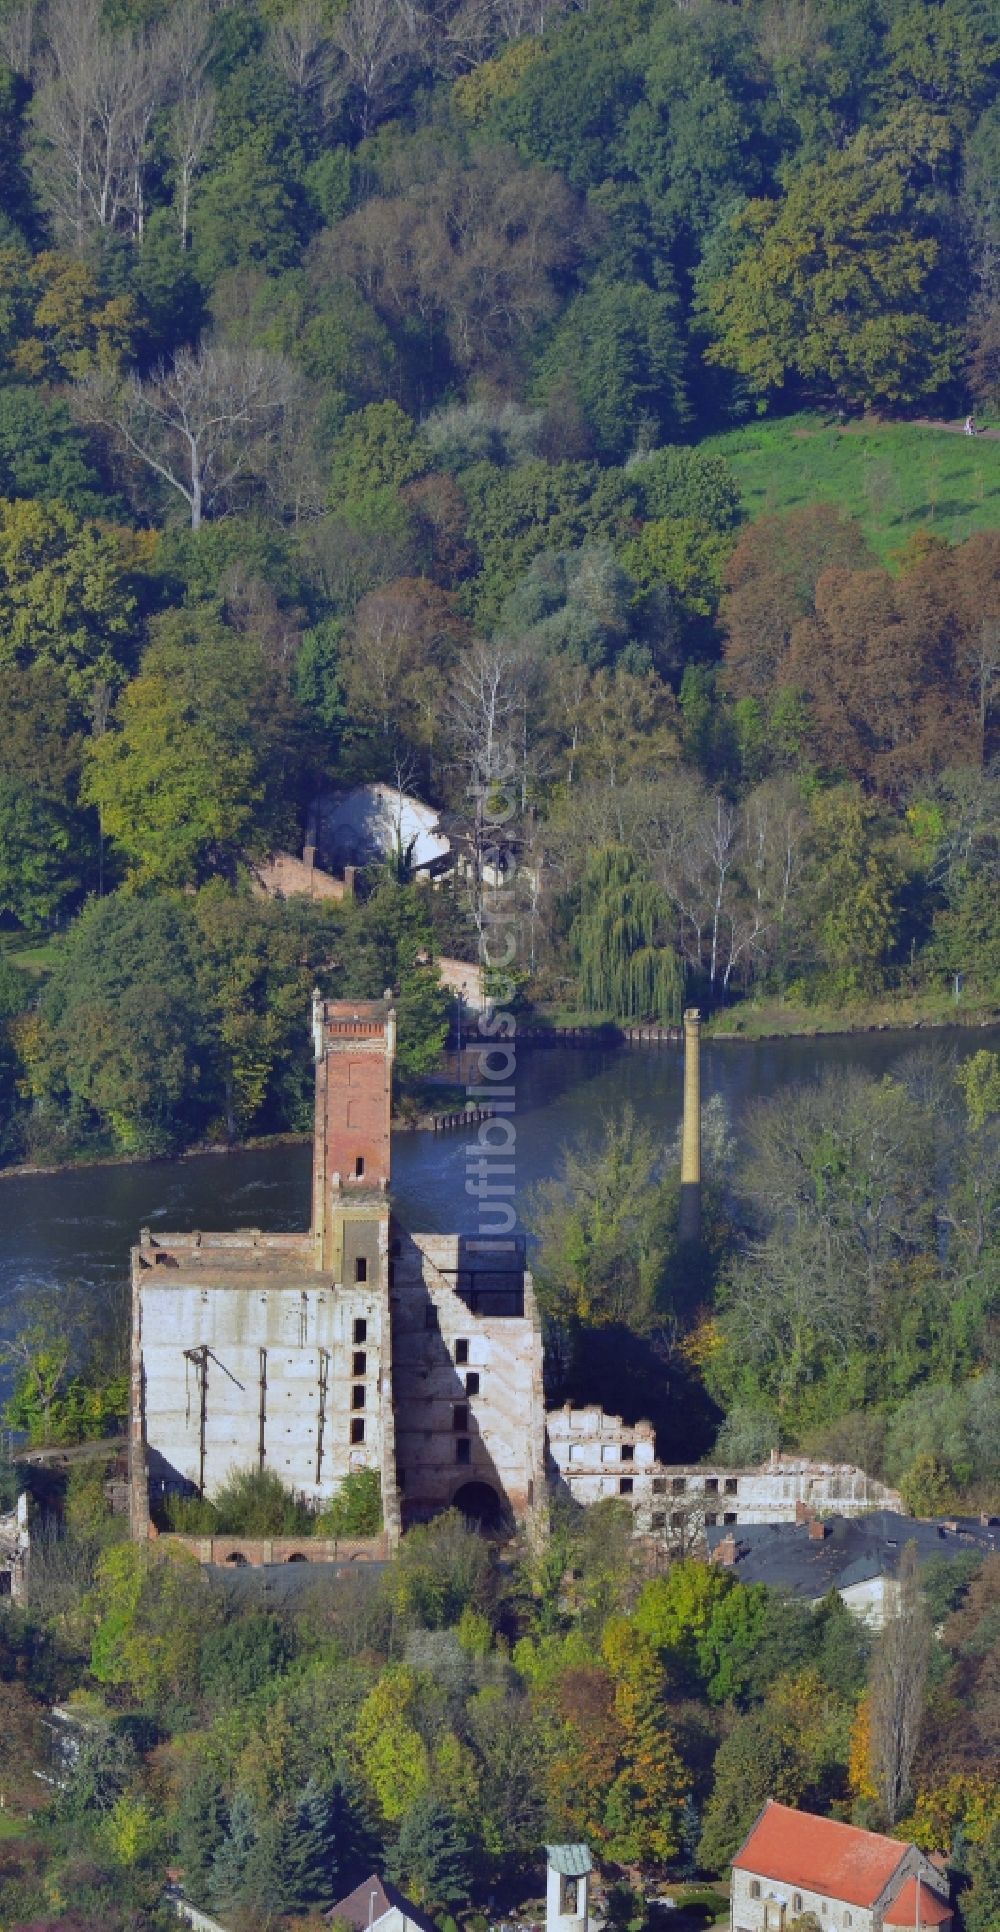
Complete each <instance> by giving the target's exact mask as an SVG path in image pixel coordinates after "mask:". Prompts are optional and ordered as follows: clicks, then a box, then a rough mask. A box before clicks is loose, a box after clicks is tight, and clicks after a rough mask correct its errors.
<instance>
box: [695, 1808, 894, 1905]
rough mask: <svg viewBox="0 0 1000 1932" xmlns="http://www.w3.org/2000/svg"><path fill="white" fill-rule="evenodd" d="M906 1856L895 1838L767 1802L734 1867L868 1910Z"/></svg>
mask: <svg viewBox="0 0 1000 1932" xmlns="http://www.w3.org/2000/svg"><path fill="white" fill-rule="evenodd" d="M906 1850H907V1847H906V1846H905V1845H903V1844H901V1843H900V1841H899V1839H898V1838H884V1837H882V1835H881V1833H879V1832H876V1831H861V1830H859V1828H858V1826H857V1825H841V1824H838V1823H837V1821H836V1819H834V1818H817V1817H816V1815H815V1814H814V1813H813V1812H811V1811H795V1810H793V1808H792V1807H791V1806H790V1805H779V1804H776V1803H775V1801H774V1799H773V1798H771V1799H769V1801H768V1804H767V1807H766V1809H765V1811H764V1812H763V1814H762V1816H761V1817H760V1818H759V1819H758V1822H757V1823H756V1825H755V1826H754V1828H753V1830H752V1832H751V1833H750V1836H749V1838H748V1839H747V1841H746V1843H745V1844H744V1845H743V1846H742V1848H741V1850H740V1851H738V1852H737V1854H736V1857H735V1858H734V1859H733V1864H734V1866H739V1867H740V1869H741V1870H742V1871H748V1872H753V1873H754V1875H755V1876H756V1877H757V1878H773V1879H776V1880H777V1881H778V1882H779V1883H780V1884H782V1885H799V1886H802V1887H803V1889H804V1890H807V1891H810V1892H825V1893H826V1894H827V1896H828V1897H829V1898H833V1899H841V1900H842V1901H843V1903H844V1904H845V1905H862V1906H868V1907H869V1908H870V1907H871V1906H873V1905H874V1903H875V1900H876V1899H877V1898H878V1897H879V1896H880V1894H881V1893H882V1892H883V1891H884V1890H885V1887H886V1886H887V1885H888V1883H889V1880H890V1878H891V1877H892V1875H893V1872H894V1871H895V1870H896V1868H897V1866H898V1865H899V1863H900V1860H901V1859H902V1858H904V1857H905V1855H906ZM929 1896H930V1894H929V1893H928V1897H929Z"/></svg>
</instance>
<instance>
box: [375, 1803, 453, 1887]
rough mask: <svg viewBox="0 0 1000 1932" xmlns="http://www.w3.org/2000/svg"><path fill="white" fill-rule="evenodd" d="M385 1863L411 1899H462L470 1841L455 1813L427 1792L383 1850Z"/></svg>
mask: <svg viewBox="0 0 1000 1932" xmlns="http://www.w3.org/2000/svg"><path fill="white" fill-rule="evenodd" d="M385 1869H386V1875H387V1876H388V1877H389V1878H390V1879H392V1881H393V1883H394V1884H397V1885H400V1886H402V1887H403V1889H404V1890H405V1891H406V1893H407V1896H408V1897H409V1898H412V1899H413V1901H414V1903H415V1904H418V1905H423V1906H425V1907H431V1906H439V1907H440V1906H456V1905H461V1904H463V1903H464V1902H465V1901H466V1900H467V1899H468V1896H469V1844H468V1841H467V1839H466V1838H465V1836H464V1835H463V1832H462V1829H461V1826H460V1825H459V1823H458V1820H457V1819H456V1817H455V1815H454V1813H453V1812H452V1811H450V1810H449V1809H448V1807H447V1806H446V1805H443V1804H441V1803H440V1802H439V1800H438V1799H437V1798H435V1797H434V1796H433V1795H432V1794H431V1793H429V1792H428V1793H426V1794H425V1795H424V1796H423V1797H420V1798H417V1800H416V1802H415V1803H414V1804H412V1805H411V1806H410V1809H409V1811H408V1812H407V1813H406V1816H405V1817H404V1819H403V1821H402V1824H401V1825H400V1830H399V1837H398V1839H397V1841H396V1843H395V1845H394V1846H393V1847H392V1848H391V1850H390V1851H389V1852H388V1853H387V1854H386V1861H385Z"/></svg>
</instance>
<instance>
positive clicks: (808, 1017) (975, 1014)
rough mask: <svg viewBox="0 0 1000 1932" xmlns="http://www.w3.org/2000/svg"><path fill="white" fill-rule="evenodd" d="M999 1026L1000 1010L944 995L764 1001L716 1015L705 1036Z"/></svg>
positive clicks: (807, 1036)
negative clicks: (846, 1002)
mask: <svg viewBox="0 0 1000 1932" xmlns="http://www.w3.org/2000/svg"><path fill="white" fill-rule="evenodd" d="M997 1025H1000V1009H998V1008H997V1007H995V1006H990V1005H989V1004H988V1003H987V1002H985V1001H983V1002H975V1003H972V1004H968V1005H967V1004H965V1003H964V1002H963V1001H962V1000H957V1001H956V1000H954V999H951V998H946V997H945V996H943V995H941V994H926V993H915V994H899V993H894V994H888V993H887V994H886V995H885V997H884V998H882V999H867V1000H859V1001H858V1002H857V1004H856V1005H846V1006H845V1005H836V1006H835V1005H832V1004H830V1005H826V1004H824V1003H822V1002H819V1003H818V1004H817V1005H815V1006H802V1005H798V1004H788V1003H786V1002H784V1001H782V1000H778V999H774V1000H760V1001H754V1002H753V1003H752V1004H751V1003H749V1002H748V1003H745V1004H743V1005H741V1006H730V1007H726V1008H724V1009H723V1010H721V1011H719V1012H717V1013H713V1014H712V1015H711V1017H710V1018H709V1019H708V1020H707V1021H706V1023H705V1027H704V1033H705V1037H706V1039H710V1040H812V1039H816V1038H818V1037H819V1036H820V1035H825V1034H843V1035H845V1036H846V1035H849V1034H855V1033H918V1032H924V1031H934V1030H936V1029H937V1028H939V1027H962V1028H965V1029H968V1030H974V1029H979V1028H988V1027H995V1026H997Z"/></svg>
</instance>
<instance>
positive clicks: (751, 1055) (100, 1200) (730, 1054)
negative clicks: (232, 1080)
mask: <svg viewBox="0 0 1000 1932" xmlns="http://www.w3.org/2000/svg"><path fill="white" fill-rule="evenodd" d="M998 1042H1000V1032H997V1031H993V1032H983V1031H979V1030H967V1031H966V1030H959V1029H955V1030H954V1031H950V1030H937V1031H934V1032H933V1033H930V1034H914V1033H893V1034H860V1035H853V1036H850V1037H847V1038H838V1039H833V1038H827V1039H819V1040H768V1041H761V1042H759V1043H757V1044H748V1043H742V1042H740V1043H737V1042H729V1043H719V1044H715V1045H713V1044H711V1043H708V1044H706V1045H705V1047H704V1049H703V1053H702V1082H703V1094H704V1097H705V1098H706V1099H707V1098H708V1097H709V1095H711V1094H713V1093H721V1094H722V1095H724V1097H725V1099H726V1101H727V1102H728V1104H729V1107H730V1109H731V1112H732V1116H733V1120H734V1122H735V1124H736V1126H737V1128H738V1126H739V1122H740V1118H741V1115H742V1114H743V1112H744V1110H745V1108H746V1106H747V1105H748V1103H749V1102H751V1101H753V1100H754V1099H756V1098H758V1097H760V1096H766V1095H768V1094H773V1093H776V1092H778V1091H780V1089H781V1088H782V1087H784V1086H788V1085H789V1084H793V1083H795V1082H798V1081H803V1080H815V1079H816V1078H817V1077H818V1076H819V1075H820V1074H821V1073H823V1072H824V1071H825V1070H826V1069H827V1068H830V1067H846V1066H853V1067H860V1068H863V1069H864V1070H865V1071H867V1072H869V1073H873V1074H882V1073H886V1072H888V1071H889V1070H890V1069H891V1068H892V1067H894V1066H895V1065H897V1064H898V1062H899V1061H900V1060H901V1059H903V1058H905V1056H906V1055H907V1054H912V1053H914V1052H918V1051H923V1050H926V1049H927V1048H928V1047H930V1048H932V1049H933V1050H934V1051H936V1052H948V1053H952V1054H954V1055H956V1056H957V1057H964V1056H965V1055H966V1054H969V1053H975V1052H976V1051H977V1050H978V1049H979V1048H980V1047H983V1046H992V1047H996V1046H997V1045H998ZM681 1071H682V1055H681V1053H680V1051H679V1050H678V1049H677V1048H676V1047H660V1048H656V1047H621V1048H608V1049H594V1048H590V1047H586V1048H585V1047H579V1048H576V1047H559V1048H538V1047H536V1048H533V1049H532V1048H524V1049H522V1051H521V1053H520V1055H519V1063H518V1071H517V1096H516V1120H517V1149H516V1160H517V1196H518V1203H519V1208H520V1211H521V1212H522V1214H523V1212H524V1211H525V1207H526V1202H527V1197H528V1196H529V1194H530V1191H531V1189H532V1187H533V1186H534V1185H535V1183H536V1182H537V1181H539V1180H542V1179H544V1178H545V1177H547V1176H549V1175H551V1174H553V1173H554V1172H555V1171H556V1168H557V1166H558V1160H559V1151H560V1148H561V1147H562V1146H563V1145H564V1144H565V1143H566V1142H567V1141H570V1140H573V1139H574V1138H576V1137H578V1136H579V1135H580V1134H582V1133H586V1132H587V1131H588V1130H591V1131H594V1130H597V1129H599V1127H600V1124H601V1121H602V1119H603V1118H604V1117H605V1116H606V1115H610V1114H615V1113H617V1112H619V1111H620V1109H621V1108H622V1106H623V1105H624V1104H625V1102H626V1101H630V1102H631V1103H632V1105H633V1107H634V1108H635V1111H636V1114H637V1115H638V1117H639V1118H640V1120H642V1121H644V1122H646V1123H648V1124H649V1125H650V1126H652V1127H654V1128H655V1129H656V1131H657V1133H659V1134H661V1135H662V1137H663V1139H664V1141H665V1142H670V1141H672V1140H673V1138H674V1135H675V1133H676V1130H677V1126H678V1123H679V1121H680V1111H681ZM467 1138H468V1136H466V1135H465V1134H462V1133H453V1134H428V1133H402V1134H399V1135H397V1136H396V1139H395V1142H394V1147H393V1168H394V1176H393V1196H394V1202H395V1206H396V1211H397V1213H398V1214H399V1216H400V1219H401V1220H402V1221H403V1222H404V1223H405V1224H406V1225H407V1226H409V1227H411V1228H419V1229H424V1230H436V1229H445V1230H446V1229H449V1228H454V1229H456V1230H465V1231H470V1232H471V1231H473V1230H474V1229H475V1227H476V1223H477V1209H478V1203H477V1202H476V1200H475V1199H474V1198H472V1197H471V1196H469V1195H467V1194H466V1193H465V1148H466V1141H467ZM309 1188H310V1150H309V1147H308V1146H307V1145H306V1144H304V1143H303V1144H302V1145H301V1146H295V1147H272V1148H262V1149H259V1150H257V1151H249V1152H246V1151H244V1152H239V1153H233V1154H215V1155H212V1154H209V1155H204V1156H199V1157H197V1158H196V1159H193V1160H185V1161H147V1162H142V1163H141V1164H138V1165H136V1166H127V1167H100V1168H90V1169H76V1170H70V1171H68V1172H65V1173H60V1174H51V1175H30V1176H23V1177H18V1178H16V1179H11V1180H0V1332H3V1331H4V1330H7V1331H9V1330H10V1329H11V1328H12V1327H15V1326H19V1325H20V1323H21V1322H22V1321H23V1320H24V1318H25V1315H26V1313H27V1310H28V1307H29V1306H30V1299H31V1294H32V1291H33V1290H34V1289H36V1288H37V1287H39V1286H41V1285H46V1286H48V1285H51V1284H53V1283H59V1282H61V1281H69V1280H75V1281H78V1282H85V1283H87V1284H88V1285H90V1286H91V1287H92V1289H93V1292H94V1293H95V1294H96V1295H100V1294H102V1293H103V1292H107V1290H108V1288H109V1286H110V1284H111V1283H112V1282H114V1281H115V1280H119V1279H121V1277H122V1276H123V1274H124V1273H125V1272H126V1271H127V1266H128V1251H129V1248H130V1247H131V1245H132V1243H133V1242H134V1241H135V1239H136V1236H137V1233H138V1230H139V1228H140V1227H142V1226H146V1225H148V1226H150V1227H152V1228H153V1229H154V1230H155V1229H156V1228H157V1227H160V1228H164V1229H178V1230H180V1229H184V1228H205V1229H210V1228H222V1229H225V1228H235V1227H259V1228H264V1229H266V1230H269V1231H272V1232H273V1231H279V1230H286V1229H293V1228H304V1227H306V1226H307V1224H308V1219H309ZM0 1386H2V1384H0Z"/></svg>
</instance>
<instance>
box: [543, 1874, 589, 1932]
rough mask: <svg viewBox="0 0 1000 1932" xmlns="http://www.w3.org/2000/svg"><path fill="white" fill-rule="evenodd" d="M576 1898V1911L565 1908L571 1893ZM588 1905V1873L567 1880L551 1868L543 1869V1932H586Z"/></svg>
mask: <svg viewBox="0 0 1000 1932" xmlns="http://www.w3.org/2000/svg"><path fill="white" fill-rule="evenodd" d="M568 1887H572V1888H573V1892H575V1896H576V1911H575V1912H568V1911H567V1910H566V1909H565V1908H566V1906H567V1904H568V1903H569V1900H570V1898H571V1897H572V1896H573V1893H572V1892H571V1893H569V1894H568V1893H567V1888H568ZM589 1903H590V1873H589V1872H584V1873H583V1874H582V1875H581V1876H580V1877H578V1878H567V1877H565V1876H564V1874H563V1873H562V1872H557V1871H556V1870H555V1869H554V1868H553V1866H551V1865H547V1866H546V1868H545V1932H587V1914H588V1907H589Z"/></svg>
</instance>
